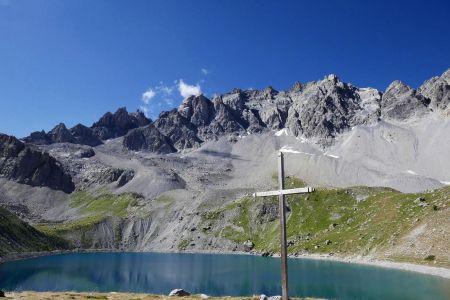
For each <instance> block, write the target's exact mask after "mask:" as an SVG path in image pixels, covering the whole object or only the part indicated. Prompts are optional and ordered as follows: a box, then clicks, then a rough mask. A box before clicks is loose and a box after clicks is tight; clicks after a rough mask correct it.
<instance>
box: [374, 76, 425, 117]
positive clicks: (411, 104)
mask: <svg viewBox="0 0 450 300" xmlns="http://www.w3.org/2000/svg"><path fill="white" fill-rule="evenodd" d="M429 104H430V100H429V99H428V98H426V97H424V96H423V95H422V94H420V93H418V92H417V91H416V90H414V89H413V88H411V87H409V86H408V85H406V84H404V83H403V82H401V81H399V80H396V81H394V82H392V83H391V84H390V85H389V86H388V88H387V89H386V91H385V92H384V94H383V96H382V98H381V115H382V116H383V117H385V118H387V119H396V120H406V119H409V118H411V117H419V116H422V115H423V114H425V113H427V112H428V111H429V109H428V105H429Z"/></svg>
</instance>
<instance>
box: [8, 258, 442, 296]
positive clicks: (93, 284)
mask: <svg viewBox="0 0 450 300" xmlns="http://www.w3.org/2000/svg"><path fill="white" fill-rule="evenodd" d="M279 268H280V261H279V259H277V258H264V257H257V256H247V255H214V254H187V253H74V254H63V255H55V256H46V257H38V258H33V259H28V260H22V261H15V262H8V263H5V264H2V265H0V288H2V289H5V290H36V291H63V290H66V291H67V290H70V291H100V292H109V291H130V292H147V293H156V294H167V293H169V292H170V290H172V289H174V288H183V289H185V290H188V291H190V292H193V293H205V294H209V295H252V294H262V293H264V294H267V295H278V294H280V292H281V290H280V283H279V282H280V274H279ZM289 284H290V287H289V290H290V294H291V295H292V296H310V297H324V298H335V299H450V281H449V280H445V279H441V278H438V277H434V276H426V275H422V274H418V273H412V272H404V271H399V270H392V269H385V268H378V267H373V266H364V265H355V264H346V263H339V262H331V261H320V260H304V259H292V260H289Z"/></svg>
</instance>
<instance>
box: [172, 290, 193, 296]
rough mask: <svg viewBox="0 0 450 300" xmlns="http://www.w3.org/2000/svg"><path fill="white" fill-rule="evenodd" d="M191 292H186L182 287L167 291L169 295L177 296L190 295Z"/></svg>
mask: <svg viewBox="0 0 450 300" xmlns="http://www.w3.org/2000/svg"><path fill="white" fill-rule="evenodd" d="M190 295H191V293H189V292H186V291H185V290H183V289H174V290H172V291H171V292H170V293H169V297H173V296H178V297H184V296H190Z"/></svg>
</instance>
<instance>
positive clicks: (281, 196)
mask: <svg viewBox="0 0 450 300" xmlns="http://www.w3.org/2000/svg"><path fill="white" fill-rule="evenodd" d="M278 184H279V188H278V190H277V191H267V192H256V193H253V197H255V198H256V197H269V196H278V200H279V211H280V227H281V239H280V244H281V251H280V253H281V291H282V297H283V300H288V299H289V296H288V295H289V294H288V266H287V240H286V236H287V233H286V200H285V195H293V194H306V193H312V192H314V188H313V187H303V188H294V189H288V190H285V189H284V156H283V152H279V153H278Z"/></svg>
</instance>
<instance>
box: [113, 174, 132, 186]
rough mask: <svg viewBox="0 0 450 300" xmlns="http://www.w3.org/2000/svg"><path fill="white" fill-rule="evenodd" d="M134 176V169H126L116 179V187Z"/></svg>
mask: <svg viewBox="0 0 450 300" xmlns="http://www.w3.org/2000/svg"><path fill="white" fill-rule="evenodd" d="M133 178H134V171H133V170H126V171H124V172H123V173H122V175H120V177H119V179H118V181H117V187H122V186H124V185H125V184H127V183H128V182H130V181H131V180H132V179H133Z"/></svg>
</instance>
